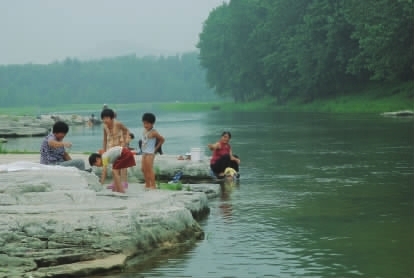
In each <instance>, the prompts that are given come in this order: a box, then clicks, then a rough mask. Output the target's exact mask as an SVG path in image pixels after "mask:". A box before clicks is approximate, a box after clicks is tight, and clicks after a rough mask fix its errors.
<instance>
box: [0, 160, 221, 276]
mask: <svg viewBox="0 0 414 278" xmlns="http://www.w3.org/2000/svg"><path fill="white" fill-rule="evenodd" d="M0 157H2V156H0ZM0 162H1V160H0ZM218 192H219V187H218V185H210V184H203V185H187V186H185V190H183V191H168V190H153V191H144V189H143V185H142V184H137V183H134V184H130V188H129V189H128V191H127V193H126V194H120V193H112V192H111V191H109V190H106V189H103V187H102V186H101V185H100V184H98V178H97V176H96V175H94V174H90V173H87V172H84V171H79V170H77V169H75V168H65V167H58V166H44V165H40V164H37V163H33V162H27V161H25V162H15V163H9V164H0V277H33V278H37V277H54V276H59V277H80V276H83V275H91V274H94V273H101V272H107V271H111V270H114V269H121V268H124V267H125V266H126V265H127V264H128V261H131V260H132V259H136V258H138V257H140V256H143V257H148V256H149V255H150V254H151V253H153V252H157V250H158V251H159V250H168V249H173V248H176V247H182V246H186V245H191V244H193V243H194V242H195V241H196V240H197V239H201V238H202V237H203V231H202V230H201V228H200V226H199V225H198V223H197V222H196V221H195V220H194V217H197V218H198V217H201V216H203V215H206V213H208V197H214V196H217V194H218Z"/></svg>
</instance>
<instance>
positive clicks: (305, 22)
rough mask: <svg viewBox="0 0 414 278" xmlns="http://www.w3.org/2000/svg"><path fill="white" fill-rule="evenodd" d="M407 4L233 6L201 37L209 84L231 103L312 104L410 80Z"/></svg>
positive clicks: (383, 0)
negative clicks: (296, 100) (374, 84)
mask: <svg viewBox="0 0 414 278" xmlns="http://www.w3.org/2000/svg"><path fill="white" fill-rule="evenodd" d="M413 11H414V9H413V1H412V0H364V1H360V0H336V1H332V0H294V1H293V0H230V1H229V2H227V3H223V4H222V5H221V6H219V7H217V8H216V9H215V10H213V11H212V12H211V13H210V15H209V17H208V18H207V19H206V21H205V23H204V26H203V30H202V32H201V34H200V41H199V43H198V45H197V46H198V48H199V49H200V62H201V65H202V67H204V68H205V69H206V70H207V82H208V84H209V86H210V87H211V88H214V89H215V91H216V92H217V93H218V94H219V95H222V96H231V97H232V98H234V100H236V101H249V100H251V99H255V98H259V97H263V96H272V97H274V98H275V99H276V100H277V101H278V102H280V103H283V102H284V101H286V100H288V99H289V98H293V97H300V98H302V99H304V100H312V99H314V98H316V97H326V96H329V95H332V94H335V93H337V92H338V91H340V90H341V91H342V92H343V91H344V90H345V88H349V87H352V86H353V85H355V84H359V83H364V82H365V83H367V82H370V80H371V79H372V80H384V81H404V80H412V79H413V76H414V68H413V64H414V53H413V41H414V25H413V22H414V17H413Z"/></svg>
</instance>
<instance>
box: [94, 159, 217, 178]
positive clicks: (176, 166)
mask: <svg viewBox="0 0 414 278" xmlns="http://www.w3.org/2000/svg"><path fill="white" fill-rule="evenodd" d="M177 157H178V155H168V154H163V155H156V156H155V160H154V169H155V172H156V176H157V180H162V181H168V180H171V179H172V177H174V175H175V174H176V173H177V172H178V171H181V172H182V173H183V175H182V178H181V181H182V182H183V183H202V182H211V181H212V180H213V178H212V176H211V174H210V160H209V159H208V158H207V159H204V160H201V161H192V160H178V159H177ZM135 158H136V159H135V160H136V163H137V165H136V166H135V167H131V168H129V169H128V175H129V177H131V178H133V179H137V180H139V181H142V180H143V175H142V171H141V159H142V156H141V155H137V156H135ZM94 172H95V173H96V174H97V175H100V174H101V168H95V169H94ZM110 173H111V171H108V175H109V176H110Z"/></svg>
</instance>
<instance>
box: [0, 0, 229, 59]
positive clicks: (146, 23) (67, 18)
mask: <svg viewBox="0 0 414 278" xmlns="http://www.w3.org/2000/svg"><path fill="white" fill-rule="evenodd" d="M221 3H223V0H0V64H15V63H18V64H20V63H28V62H32V63H49V62H52V61H54V60H62V59H64V58H65V57H68V56H69V57H81V58H93V57H100V56H115V55H123V54H128V52H129V53H131V52H133V51H135V52H137V53H138V54H155V53H159V52H163V53H175V52H183V51H187V50H194V49H195V44H196V43H197V41H198V34H199V33H200V32H201V29H202V23H203V21H204V20H205V19H206V18H207V16H208V14H209V12H210V11H211V10H212V9H213V8H214V7H216V6H218V5H220V4H221Z"/></svg>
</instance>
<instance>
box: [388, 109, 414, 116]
mask: <svg viewBox="0 0 414 278" xmlns="http://www.w3.org/2000/svg"><path fill="white" fill-rule="evenodd" d="M381 115H382V116H386V117H413V116H414V111H412V110H402V111H395V112H385V113H382V114H381Z"/></svg>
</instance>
